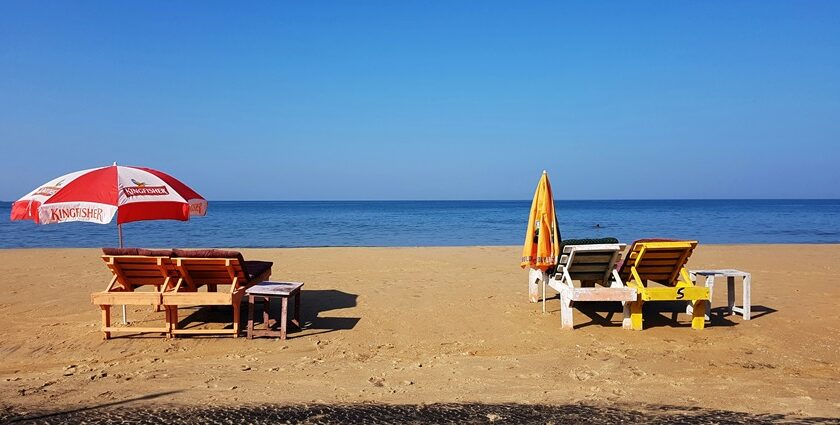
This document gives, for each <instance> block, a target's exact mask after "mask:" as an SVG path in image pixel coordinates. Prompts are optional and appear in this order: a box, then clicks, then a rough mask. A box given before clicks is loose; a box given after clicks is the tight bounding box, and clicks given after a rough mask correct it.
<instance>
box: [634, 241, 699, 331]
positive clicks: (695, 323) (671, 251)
mask: <svg viewBox="0 0 840 425" xmlns="http://www.w3.org/2000/svg"><path fill="white" fill-rule="evenodd" d="M696 246H697V241H665V240H640V241H636V242H634V243H633V246H632V247H631V248H630V253H629V254H628V255H627V258H626V259H625V260H624V263H623V264H622V265H621V267H620V268H619V276H621V279H622V280H624V282H626V285H627V286H628V287H630V288H634V289H636V291H637V292H638V293H639V296H638V299H637V300H636V301H633V302H631V303H630V323H631V328H632V329H635V330H641V329H642V305H643V304H644V303H645V302H646V301H689V302H691V303H692V307H693V309H694V311H693V314H692V319H691V327H692V328H694V329H703V326H704V324H705V323H704V322H705V310H706V301H708V300H709V288H705V287H702V286H695V285H694V283H693V282H692V280H691V277H690V276H689V274H688V270H686V268H685V265H686V263H687V262H688V257H689V256H690V255H691V253H692V251H693V250H694V248H695V247H696ZM648 282H655V283H657V284H659V285H658V286H655V287H648ZM660 285H661V286H660Z"/></svg>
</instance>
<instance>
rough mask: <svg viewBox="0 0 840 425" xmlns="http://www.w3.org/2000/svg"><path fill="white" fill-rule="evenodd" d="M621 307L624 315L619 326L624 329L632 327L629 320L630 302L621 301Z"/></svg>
mask: <svg viewBox="0 0 840 425" xmlns="http://www.w3.org/2000/svg"><path fill="white" fill-rule="evenodd" d="M621 307H622V310H623V313H624V317H623V318H622V319H621V327H622V328H624V329H633V324H632V322H631V320H630V302H629V301H624V302H622V303H621Z"/></svg>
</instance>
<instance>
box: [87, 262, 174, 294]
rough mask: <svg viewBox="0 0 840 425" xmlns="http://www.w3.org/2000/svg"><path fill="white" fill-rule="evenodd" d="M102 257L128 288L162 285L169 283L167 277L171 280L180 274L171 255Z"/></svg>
mask: <svg viewBox="0 0 840 425" xmlns="http://www.w3.org/2000/svg"><path fill="white" fill-rule="evenodd" d="M102 259H103V260H105V264H106V265H107V266H108V269H110V270H111V273H113V274H114V276H115V277H116V279H117V283H119V284H120V285H122V286H123V287H124V288H125V289H126V290H133V289H134V288H135V287H138V286H144V285H152V286H161V285H164V284H166V283H167V282H166V279H167V278H170V281H171V280H173V279H177V278H178V277H179V276H180V275H179V274H178V270H177V269H176V268H175V264H174V263H173V262H172V259H171V258H169V257H152V256H145V255H103V256H102Z"/></svg>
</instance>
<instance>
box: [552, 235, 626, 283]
mask: <svg viewBox="0 0 840 425" xmlns="http://www.w3.org/2000/svg"><path fill="white" fill-rule="evenodd" d="M623 250H624V245H623V244H601V245H569V246H566V247H564V248H563V254H562V255H561V257H560V263H559V265H560V266H563V267H565V268H566V270H567V271H568V273H569V276H570V277H571V278H572V280H581V281H593V280H594V281H601V282H606V281H608V280H609V278H610V277H609V276H610V274H611V273H612V270H613V268H615V263H616V261H618V259H619V258H620V257H621V251H623ZM558 270H560V268H558Z"/></svg>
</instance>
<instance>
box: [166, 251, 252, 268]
mask: <svg viewBox="0 0 840 425" xmlns="http://www.w3.org/2000/svg"><path fill="white" fill-rule="evenodd" d="M172 254H173V255H174V256H175V257H181V258H235V259H237V260H239V264H243V265H244V264H245V259H244V258H242V253H241V252H239V251H225V250H223V249H178V248H175V249H173V250H172Z"/></svg>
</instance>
